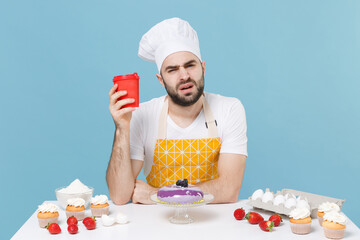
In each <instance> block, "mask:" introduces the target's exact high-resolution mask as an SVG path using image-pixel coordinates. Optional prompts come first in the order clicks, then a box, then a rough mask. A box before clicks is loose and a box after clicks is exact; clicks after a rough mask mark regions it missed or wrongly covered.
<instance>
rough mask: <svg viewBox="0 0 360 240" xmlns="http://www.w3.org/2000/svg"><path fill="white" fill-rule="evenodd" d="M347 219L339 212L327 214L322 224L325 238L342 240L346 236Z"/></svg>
mask: <svg viewBox="0 0 360 240" xmlns="http://www.w3.org/2000/svg"><path fill="white" fill-rule="evenodd" d="M346 222H347V219H346V217H345V216H344V214H342V213H340V212H337V211H330V212H327V213H325V215H324V221H323V223H322V226H323V229H324V234H325V237H327V238H331V239H341V238H343V237H344V235H345V229H346Z"/></svg>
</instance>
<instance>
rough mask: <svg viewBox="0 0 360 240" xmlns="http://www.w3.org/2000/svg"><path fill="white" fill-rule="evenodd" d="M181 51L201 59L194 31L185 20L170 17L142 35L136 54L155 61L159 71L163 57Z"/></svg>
mask: <svg viewBox="0 0 360 240" xmlns="http://www.w3.org/2000/svg"><path fill="white" fill-rule="evenodd" d="M181 51H187V52H191V53H193V54H195V56H197V57H198V58H199V59H200V61H201V55H200V47H199V39H198V37H197V34H196V31H195V30H194V29H193V28H192V27H191V26H190V24H189V23H188V22H187V21H184V20H182V19H180V18H170V19H166V20H164V21H162V22H160V23H158V24H156V25H155V26H153V27H152V28H151V29H150V30H149V31H148V32H147V33H145V34H144V35H143V36H142V38H141V40H140V43H139V52H138V55H139V57H140V58H142V59H144V60H146V61H150V62H155V63H156V65H157V68H158V70H159V73H160V69H161V65H162V63H163V62H164V60H165V58H166V57H167V56H169V55H170V54H172V53H175V52H181Z"/></svg>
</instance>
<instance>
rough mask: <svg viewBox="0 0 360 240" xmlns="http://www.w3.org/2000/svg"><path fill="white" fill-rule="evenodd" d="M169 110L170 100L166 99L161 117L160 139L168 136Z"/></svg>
mask: <svg viewBox="0 0 360 240" xmlns="http://www.w3.org/2000/svg"><path fill="white" fill-rule="evenodd" d="M168 110H169V101H168V100H167V99H165V102H164V105H163V107H162V109H161V113H160V118H159V128H158V139H165V138H166V123H167V114H168Z"/></svg>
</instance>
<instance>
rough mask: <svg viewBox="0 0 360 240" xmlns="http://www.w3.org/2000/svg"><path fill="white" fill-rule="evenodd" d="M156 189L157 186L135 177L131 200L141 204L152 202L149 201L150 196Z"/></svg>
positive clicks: (151, 202)
mask: <svg viewBox="0 0 360 240" xmlns="http://www.w3.org/2000/svg"><path fill="white" fill-rule="evenodd" d="M157 190H158V189H157V188H154V187H152V186H150V185H149V184H147V183H146V182H144V181H142V180H140V179H136V181H135V189H134V193H133V196H132V202H133V203H142V204H154V202H153V201H151V199H150V196H151V195H152V194H155V193H156V192H157Z"/></svg>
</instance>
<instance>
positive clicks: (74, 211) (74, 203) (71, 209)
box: [65, 198, 85, 221]
mask: <svg viewBox="0 0 360 240" xmlns="http://www.w3.org/2000/svg"><path fill="white" fill-rule="evenodd" d="M65 212H66V218H69V217H71V216H74V217H76V219H77V220H79V221H81V220H83V219H84V218H85V200H84V199H82V198H70V199H68V200H67V207H66V211H65Z"/></svg>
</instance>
